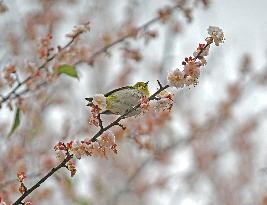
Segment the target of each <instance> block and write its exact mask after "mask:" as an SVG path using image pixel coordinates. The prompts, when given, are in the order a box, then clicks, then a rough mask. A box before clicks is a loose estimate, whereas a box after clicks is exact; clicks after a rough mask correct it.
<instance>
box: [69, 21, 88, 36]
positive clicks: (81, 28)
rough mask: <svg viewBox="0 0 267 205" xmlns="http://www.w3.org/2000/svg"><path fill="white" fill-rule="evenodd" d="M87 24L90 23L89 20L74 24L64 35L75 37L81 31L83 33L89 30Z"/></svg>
mask: <svg viewBox="0 0 267 205" xmlns="http://www.w3.org/2000/svg"><path fill="white" fill-rule="evenodd" d="M89 25H90V22H86V23H84V24H81V25H77V26H74V28H73V30H72V32H71V33H68V34H66V37H69V38H75V37H77V36H78V35H79V34H81V33H85V32H87V31H90V26H89Z"/></svg>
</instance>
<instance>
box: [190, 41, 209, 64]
mask: <svg viewBox="0 0 267 205" xmlns="http://www.w3.org/2000/svg"><path fill="white" fill-rule="evenodd" d="M209 49H210V44H208V45H206V44H202V43H200V44H199V45H198V47H197V50H196V51H195V52H194V53H193V56H194V57H195V58H198V59H200V60H201V59H205V58H204V56H208V55H209Z"/></svg>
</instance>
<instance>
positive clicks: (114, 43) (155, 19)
mask: <svg viewBox="0 0 267 205" xmlns="http://www.w3.org/2000/svg"><path fill="white" fill-rule="evenodd" d="M180 7H181V6H180V4H177V5H175V6H173V7H171V8H170V14H172V13H173V12H174V11H175V10H176V9H177V8H180ZM160 20H161V17H160V16H159V15H158V16H157V17H154V18H152V19H150V20H149V21H148V22H146V23H144V24H142V25H141V26H139V27H137V28H136V33H138V32H140V31H142V30H145V29H146V28H148V27H150V26H152V25H154V24H155V23H157V22H159V21H160ZM136 33H135V32H134V33H130V34H126V35H124V36H122V37H120V38H118V39H117V40H115V41H113V42H112V43H110V44H107V45H105V46H103V47H102V48H100V49H98V50H97V51H95V52H94V53H93V54H92V55H91V56H90V57H89V59H88V60H87V62H92V61H94V60H95V59H96V58H97V57H98V56H100V55H101V54H102V53H105V52H106V51H107V50H108V49H110V48H112V47H114V46H116V45H117V44H120V43H122V42H124V41H125V40H126V39H128V38H132V37H134V36H135V35H136ZM82 62H83V60H79V61H77V62H76V63H75V64H74V65H78V64H80V63H82Z"/></svg>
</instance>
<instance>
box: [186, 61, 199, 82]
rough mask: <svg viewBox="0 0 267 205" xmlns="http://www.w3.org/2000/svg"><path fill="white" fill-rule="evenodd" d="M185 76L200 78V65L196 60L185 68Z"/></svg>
mask: <svg viewBox="0 0 267 205" xmlns="http://www.w3.org/2000/svg"><path fill="white" fill-rule="evenodd" d="M184 74H186V75H189V76H191V77H193V78H198V77H199V75H200V63H199V62H196V61H195V60H192V61H189V62H188V63H187V64H186V65H185V66H184Z"/></svg>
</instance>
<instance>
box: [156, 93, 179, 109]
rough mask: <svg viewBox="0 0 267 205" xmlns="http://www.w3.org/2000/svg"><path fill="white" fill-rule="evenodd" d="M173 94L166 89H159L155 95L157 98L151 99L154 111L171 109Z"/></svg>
mask: <svg viewBox="0 0 267 205" xmlns="http://www.w3.org/2000/svg"><path fill="white" fill-rule="evenodd" d="M173 96H174V94H173V93H171V92H168V91H166V90H163V91H161V92H160V93H159V94H158V95H157V100H155V101H153V105H152V107H153V109H154V110H155V111H156V112H162V111H171V109H172V107H173V103H174V101H173Z"/></svg>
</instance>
